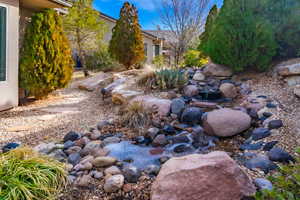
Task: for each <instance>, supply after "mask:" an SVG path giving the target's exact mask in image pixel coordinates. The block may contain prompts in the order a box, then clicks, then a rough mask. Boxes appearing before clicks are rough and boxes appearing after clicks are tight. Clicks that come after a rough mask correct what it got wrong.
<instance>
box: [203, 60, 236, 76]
mask: <svg viewBox="0 0 300 200" xmlns="http://www.w3.org/2000/svg"><path fill="white" fill-rule="evenodd" d="M203 74H204V75H205V76H216V77H229V76H232V71H231V69H230V68H229V67H226V66H223V65H218V64H214V63H209V64H207V65H206V66H205V67H204V69H203Z"/></svg>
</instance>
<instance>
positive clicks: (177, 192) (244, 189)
mask: <svg viewBox="0 0 300 200" xmlns="http://www.w3.org/2000/svg"><path fill="white" fill-rule="evenodd" d="M255 191H256V189H255V186H254V185H253V184H252V182H251V179H250V178H249V177H248V176H247V175H246V173H245V172H243V170H242V169H241V168H240V167H239V166H238V165H237V164H236V162H235V161H234V160H232V159H231V158H230V157H229V156H228V155H227V154H226V153H225V152H219V151H217V152H212V153H209V154H204V155H200V154H192V155H188V156H184V157H176V158H172V159H170V160H168V161H167V162H166V163H165V164H164V165H163V166H162V168H161V170H160V172H159V174H158V176H157V178H156V180H155V182H154V184H153V185H152V190H151V200H187V199H188V200H208V199H209V200H220V199H222V200H240V199H241V198H242V197H244V196H251V195H253V194H254V193H255Z"/></svg>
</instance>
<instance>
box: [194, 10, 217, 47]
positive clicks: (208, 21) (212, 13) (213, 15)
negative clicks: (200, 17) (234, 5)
mask: <svg viewBox="0 0 300 200" xmlns="http://www.w3.org/2000/svg"><path fill="white" fill-rule="evenodd" d="M217 16H218V8H217V6H216V5H214V6H213V7H212V8H211V9H210V11H209V14H208V16H207V18H206V23H205V29H204V32H203V33H202V34H201V35H200V37H199V40H200V46H199V47H198V48H199V49H201V44H202V43H205V42H206V41H207V40H208V37H209V33H210V32H211V30H212V27H213V24H214V22H215V19H216V18H217Z"/></svg>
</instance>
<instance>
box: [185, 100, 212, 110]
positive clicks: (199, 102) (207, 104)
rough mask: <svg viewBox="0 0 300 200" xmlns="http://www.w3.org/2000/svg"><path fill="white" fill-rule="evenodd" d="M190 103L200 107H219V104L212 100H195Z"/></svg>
mask: <svg viewBox="0 0 300 200" xmlns="http://www.w3.org/2000/svg"><path fill="white" fill-rule="evenodd" d="M190 105H191V106H193V107H199V108H210V109H215V108H217V104H216V103H212V102H203V101H193V102H191V103H190Z"/></svg>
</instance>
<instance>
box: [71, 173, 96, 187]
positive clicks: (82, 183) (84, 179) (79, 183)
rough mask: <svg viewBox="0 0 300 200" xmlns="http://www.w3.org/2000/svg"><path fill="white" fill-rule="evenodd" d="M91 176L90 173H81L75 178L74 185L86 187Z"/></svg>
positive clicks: (90, 181)
mask: <svg viewBox="0 0 300 200" xmlns="http://www.w3.org/2000/svg"><path fill="white" fill-rule="evenodd" d="M92 180H93V178H92V177H91V176H90V175H83V176H82V177H79V178H78V179H77V180H76V183H75V184H76V185H77V186H80V187H88V186H89V185H90V184H91V183H92Z"/></svg>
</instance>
